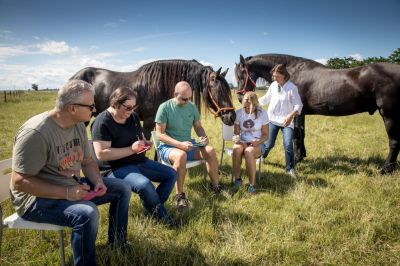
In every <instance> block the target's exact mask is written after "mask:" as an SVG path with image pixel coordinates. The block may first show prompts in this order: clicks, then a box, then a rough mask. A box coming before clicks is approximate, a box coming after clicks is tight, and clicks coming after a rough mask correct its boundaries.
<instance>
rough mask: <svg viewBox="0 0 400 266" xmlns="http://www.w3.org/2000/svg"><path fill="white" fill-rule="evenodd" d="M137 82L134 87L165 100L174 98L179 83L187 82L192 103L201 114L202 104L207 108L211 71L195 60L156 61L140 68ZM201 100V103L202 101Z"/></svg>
mask: <svg viewBox="0 0 400 266" xmlns="http://www.w3.org/2000/svg"><path fill="white" fill-rule="evenodd" d="M136 72H137V73H138V80H137V81H136V86H142V87H144V88H146V89H147V92H148V93H149V94H152V95H153V96H155V95H157V94H161V95H163V94H164V96H166V98H172V97H174V89H175V85H176V83H178V82H179V81H187V82H188V83H189V84H190V86H191V87H192V89H193V99H194V102H195V104H196V106H197V108H198V109H199V112H201V106H202V104H201V103H203V104H204V105H205V107H206V108H207V107H208V106H209V104H208V101H206V97H207V93H204V92H203V90H204V89H207V84H208V76H209V73H211V72H213V69H212V68H211V67H209V66H203V65H202V64H200V63H199V62H197V61H196V60H182V59H171V60H158V61H154V62H151V63H148V64H145V65H143V66H141V67H140V68H139V69H138V70H137V71H136ZM202 98H203V101H202Z"/></svg>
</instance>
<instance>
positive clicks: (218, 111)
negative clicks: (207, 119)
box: [207, 73, 235, 117]
mask: <svg viewBox="0 0 400 266" xmlns="http://www.w3.org/2000/svg"><path fill="white" fill-rule="evenodd" d="M210 75H211V73H210V74H209V75H208V79H209V80H210ZM207 91H208V95H210V98H211V101H212V102H213V104H214V105H215V107H216V108H217V111H214V110H213V109H212V108H211V107H208V109H209V110H210V112H211V113H212V114H213V115H214V117H219V116H221V113H222V112H224V111H233V110H235V108H234V107H222V108H221V107H219V105H218V103H217V101H216V100H215V99H214V97H213V96H212V94H211V86H210V82H208V85H207Z"/></svg>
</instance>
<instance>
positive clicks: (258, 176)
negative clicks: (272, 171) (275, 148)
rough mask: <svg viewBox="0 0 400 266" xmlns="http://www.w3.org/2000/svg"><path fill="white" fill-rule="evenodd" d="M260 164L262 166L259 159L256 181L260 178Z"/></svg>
mask: <svg viewBox="0 0 400 266" xmlns="http://www.w3.org/2000/svg"><path fill="white" fill-rule="evenodd" d="M261 164H262V160H261V159H259V161H258V174H257V178H258V180H260V177H261Z"/></svg>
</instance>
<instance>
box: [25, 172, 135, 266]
mask: <svg viewBox="0 0 400 266" xmlns="http://www.w3.org/2000/svg"><path fill="white" fill-rule="evenodd" d="M103 181H104V184H105V185H106V187H107V193H106V194H105V195H104V196H102V197H95V198H93V199H92V200H91V201H68V200H60V199H46V198H36V200H35V201H34V202H33V204H32V205H31V207H30V208H29V209H28V211H27V212H26V213H25V214H24V215H23V216H22V218H24V219H25V220H28V221H33V222H38V223H50V224H56V225H61V226H68V227H72V234H71V246H72V253H73V257H74V265H96V254H95V253H96V246H95V245H96V244H95V242H96V237H97V229H98V224H99V211H98V209H97V206H96V205H101V204H104V203H108V202H109V203H110V208H109V224H108V242H109V243H110V244H117V245H124V244H125V243H126V233H127V225H128V208H129V201H130V199H131V194H132V193H131V190H130V188H129V185H128V184H126V183H125V182H124V181H121V180H117V179H112V178H103Z"/></svg>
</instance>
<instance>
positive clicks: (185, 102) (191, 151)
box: [155, 81, 221, 210]
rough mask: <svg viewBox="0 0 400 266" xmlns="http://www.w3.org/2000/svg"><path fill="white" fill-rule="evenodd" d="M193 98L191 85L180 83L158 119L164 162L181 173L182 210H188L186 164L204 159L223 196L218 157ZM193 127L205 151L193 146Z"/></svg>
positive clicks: (178, 187)
mask: <svg viewBox="0 0 400 266" xmlns="http://www.w3.org/2000/svg"><path fill="white" fill-rule="evenodd" d="M191 97H192V88H191V87H190V85H189V83H187V82H186V81H180V82H178V83H177V84H176V86H175V97H174V98H172V99H170V100H168V101H166V102H164V103H162V104H161V105H160V106H159V108H158V110H157V115H156V119H155V121H156V133H157V138H158V139H159V140H160V146H159V147H158V149H159V153H160V156H161V157H162V158H161V159H162V160H163V161H166V162H170V163H171V164H172V166H173V168H174V169H176V171H177V172H178V178H177V182H176V187H175V189H176V195H175V197H174V201H175V202H176V205H177V207H178V209H180V210H183V209H185V208H187V207H188V201H187V199H186V195H185V193H184V192H183V183H184V181H185V176H186V162H187V161H193V160H199V159H204V160H205V161H206V166H207V172H208V174H209V176H210V179H211V182H212V185H213V189H214V191H215V192H216V193H217V194H218V193H220V192H221V186H220V185H219V175H218V162H217V155H216V153H215V150H214V148H213V147H211V146H210V145H208V143H209V140H208V138H207V135H206V133H205V131H204V128H203V127H202V126H201V122H200V114H199V111H198V110H197V107H196V106H195V105H194V104H193V103H192V102H190V98H191ZM192 126H193V128H194V131H195V132H196V134H197V136H198V137H200V140H201V142H202V143H203V144H204V146H203V147H198V146H194V145H193V144H194V143H195V142H194V140H193V139H192V138H191V131H192Z"/></svg>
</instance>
